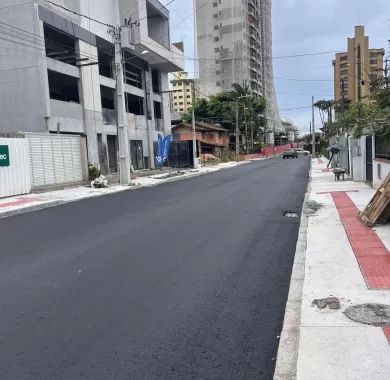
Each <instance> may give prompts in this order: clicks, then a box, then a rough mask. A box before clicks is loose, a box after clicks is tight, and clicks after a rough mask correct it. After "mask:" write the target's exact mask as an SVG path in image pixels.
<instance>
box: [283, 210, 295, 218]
mask: <svg viewBox="0 0 390 380" xmlns="http://www.w3.org/2000/svg"><path fill="white" fill-rule="evenodd" d="M283 216H285V217H287V218H299V216H298V213H296V212H294V211H286V212H285V213H284V214H283Z"/></svg>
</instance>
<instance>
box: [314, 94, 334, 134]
mask: <svg viewBox="0 0 390 380" xmlns="http://www.w3.org/2000/svg"><path fill="white" fill-rule="evenodd" d="M334 106H335V102H334V101H333V100H319V101H317V102H316V103H314V107H316V108H318V110H319V112H320V117H321V121H322V125H323V126H325V114H327V126H328V130H329V132H330V131H331V129H332V124H333V120H332V119H333V108H334Z"/></svg>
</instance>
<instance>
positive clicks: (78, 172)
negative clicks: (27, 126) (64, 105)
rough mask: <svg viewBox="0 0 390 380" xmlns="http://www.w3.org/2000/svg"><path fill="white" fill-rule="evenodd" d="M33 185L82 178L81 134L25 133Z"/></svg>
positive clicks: (81, 179) (41, 185)
mask: <svg viewBox="0 0 390 380" xmlns="http://www.w3.org/2000/svg"><path fill="white" fill-rule="evenodd" d="M25 136H26V139H27V141H28V149H29V157H30V167H31V182H32V187H33V188H39V187H44V186H52V185H58V184H65V183H74V182H82V181H83V180H85V179H86V178H85V166H86V163H85V159H84V155H83V139H82V138H81V137H80V136H72V135H55V134H48V133H26V134H25Z"/></svg>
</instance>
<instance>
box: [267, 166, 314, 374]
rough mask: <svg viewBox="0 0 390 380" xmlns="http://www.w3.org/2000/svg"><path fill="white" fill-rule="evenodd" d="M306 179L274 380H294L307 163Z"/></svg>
mask: <svg viewBox="0 0 390 380" xmlns="http://www.w3.org/2000/svg"><path fill="white" fill-rule="evenodd" d="M309 171H310V178H309V183H308V186H307V190H306V194H305V200H304V203H303V207H302V212H301V223H300V226H299V233H298V240H297V245H296V250H295V258H294V264H293V268H292V273H291V280H290V289H289V292H288V298H287V303H286V310H285V314H284V321H283V328H282V332H281V334H280V340H279V347H278V354H277V359H276V366H275V372H274V377H273V379H274V380H296V379H297V363H298V349H299V336H300V323H301V307H302V289H303V283H304V280H305V260H306V245H307V228H308V218H309V216H310V214H308V213H307V211H309V210H308V206H307V201H308V200H309V194H310V187H311V181H312V179H311V164H310V168H309Z"/></svg>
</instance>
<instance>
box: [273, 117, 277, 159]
mask: <svg viewBox="0 0 390 380" xmlns="http://www.w3.org/2000/svg"><path fill="white" fill-rule="evenodd" d="M272 126H273V132H272V133H273V134H274V157H276V126H275V120H272Z"/></svg>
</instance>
